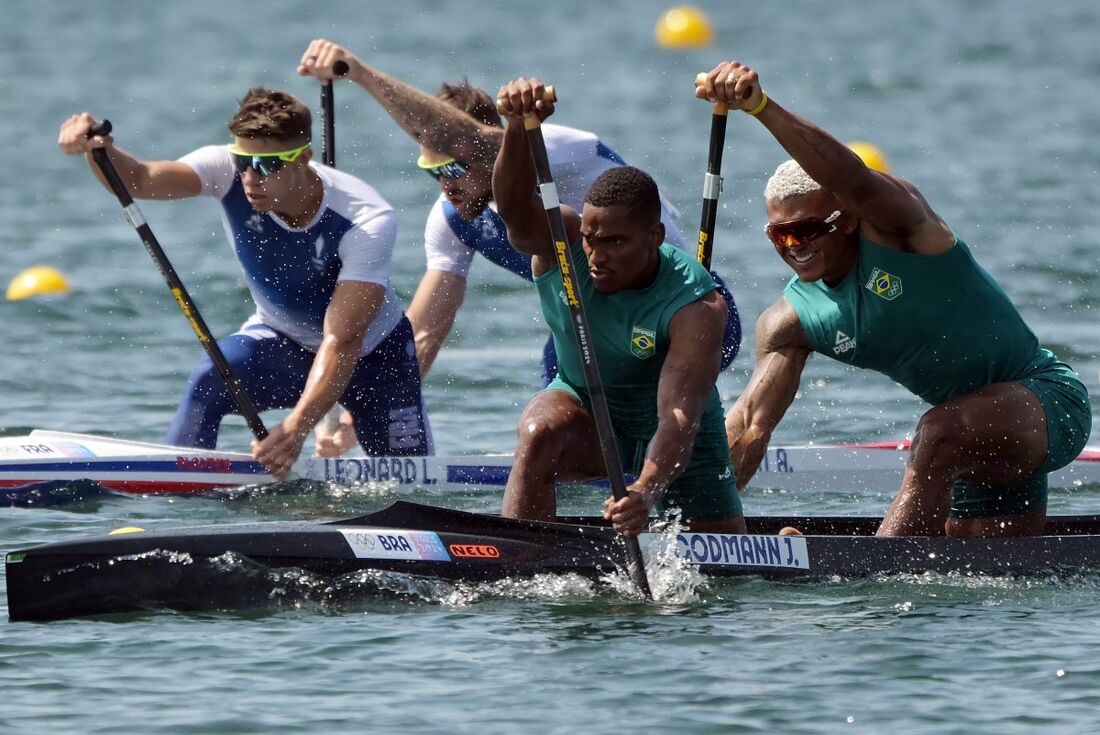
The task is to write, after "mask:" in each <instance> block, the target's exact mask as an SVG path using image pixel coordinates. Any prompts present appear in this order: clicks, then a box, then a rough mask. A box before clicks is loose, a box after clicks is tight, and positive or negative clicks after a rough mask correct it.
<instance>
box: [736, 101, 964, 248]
mask: <svg viewBox="0 0 1100 735" xmlns="http://www.w3.org/2000/svg"><path fill="white" fill-rule="evenodd" d="M758 117H759V119H760V122H762V123H763V124H764V126H765V127H766V128H768V130H769V132H771V134H772V135H774V136H775V139H776V140H777V141H779V144H780V145H782V146H783V147H784V148H785V149H786V150H787V152H788V153H789V154H790V155H791V158H793V159H794V160H796V161H798V163H799V164H800V165H801V166H802V168H803V169H805V171H806V173H808V174H809V175H810V178H812V179H813V180H814V181H816V182H818V183H819V184H821V185H822V186H823V187H825V188H826V189H828V190H829V191H831V192H833V193H834V194H835V195H836V197H837V199H839V200H840V202H841V204H843V205H844V208H845V209H846V210H848V211H849V212H851V213H852V214H854V215H855V216H856V217H858V218H859V220H860V223H861V225H862V227H863V228H864V230H865V232H866V234H867V236H868V237H870V238H871V239H872V240H874V241H875V242H878V243H880V244H883V245H895V246H898V247H901V248H904V249H916V250H919V251H921V252H928V253H930V254H931V253H937V252H943V251H944V250H947V249H949V248H950V247H951V246H952V245H954V242H955V240H954V236H953V235H952V234H951V230H950V229H949V228H948V227H947V225H945V224H944V223H943V221H942V220H941V219H940V218H939V216H938V215H937V214H936V213H935V212H934V211H933V210H932V208H931V206H929V204H928V202H927V201H926V200H925V198H924V197H923V196H922V195H921V193H920V192H919V191H918V190H917V188H916V187H915V186H913V185H912V184H910V183H909V182H908V181H904V180H902V179H898V178H895V177H894V176H890V175H889V174H884V173H880V172H878V171H874V170H872V169H870V168H867V166H865V165H864V164H863V161H862V160H860V158H859V156H857V155H856V154H855V153H854V152H852V150H851V149H850V148H849V147H848V146H846V145H844V144H843V143H841V142H840V141H839V140H837V139H836V138H834V137H833V136H832V135H830V134H829V133H827V132H826V131H825V130H823V129H821V128H820V127H818V126H817V125H815V124H814V123H812V122H810V121H809V120H806V119H805V118H802V117H799V116H798V115H795V114H794V113H792V112H789V111H787V110H786V109H784V108H783V107H781V106H780V105H779V104H778V103H776V102H774V101H769V102H768V104H767V106H766V107H765V108H764V110H763V112H761V113H760V115H759V116H758Z"/></svg>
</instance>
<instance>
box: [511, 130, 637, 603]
mask: <svg viewBox="0 0 1100 735" xmlns="http://www.w3.org/2000/svg"><path fill="white" fill-rule="evenodd" d="M524 127H525V128H526V129H527V141H528V142H529V143H530V146H531V156H532V157H533V158H534V162H535V174H536V176H537V178H538V182H539V190H540V191H541V193H542V204H543V207H544V208H545V209H546V219H547V221H548V223H549V225H550V235H551V237H553V239H554V250H555V252H556V254H557V260H558V269H559V270H560V271H561V278H562V286H563V287H564V288H565V298H566V301H568V302H569V313H570V316H571V321H572V324H573V337H574V338H575V339H576V341H577V350H578V351H579V352H580V355H581V361H582V363H583V364H584V382H585V384H586V386H587V388H588V398H589V401H590V402H591V406H592V419H593V421H594V422H595V424H596V436H597V438H598V439H599V442H600V452H601V453H602V454H603V461H604V465H605V466H606V469H607V479H608V481H609V482H610V483H611V493H612V495H614V496H615V499H616V500H621V499H622V498H625V497H626V494H627V489H626V479H625V478H624V477H623V466H622V461H621V460H620V459H619V450H618V447H617V446H616V444H615V430H614V428H613V427H612V425H611V412H610V411H609V410H608V407H607V395H606V394H605V393H604V389H603V380H602V379H601V378H600V368H599V365H597V364H596V350H595V346H594V345H593V344H592V331H591V330H590V329H589V326H588V317H587V316H586V315H585V311H584V302H583V301H582V300H581V291H580V284H579V282H578V281H577V276H576V264H575V263H574V262H573V254H572V252H571V249H570V247H569V238H568V236H567V235H566V232H565V220H564V219H563V218H562V214H561V204H560V203H559V200H558V190H557V187H556V186H555V184H554V177H553V174H551V172H550V159H549V158H548V157H547V155H546V141H545V140H543V137H542V128H541V127H540V124H539V119H538V117H537V116H535V115H528V116H527V117H525V118H524ZM624 541H626V553H627V559H628V561H629V567H630V576H631V578H632V579H633V580H634V583H635V584H636V585H637V586H638V589H639V590H641V592H642V594H643V595H644V596H645V597H646V599H653V593H652V592H651V591H650V589H649V580H648V579H647V578H646V574H645V562H644V560H643V559H642V549H641V546H639V544H638V539H637V538H636V537H631V538H624Z"/></svg>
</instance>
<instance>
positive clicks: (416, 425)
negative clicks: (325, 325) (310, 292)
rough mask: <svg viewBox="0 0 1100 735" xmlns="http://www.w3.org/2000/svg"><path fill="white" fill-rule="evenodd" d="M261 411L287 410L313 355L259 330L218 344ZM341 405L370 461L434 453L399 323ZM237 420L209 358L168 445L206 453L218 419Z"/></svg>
mask: <svg viewBox="0 0 1100 735" xmlns="http://www.w3.org/2000/svg"><path fill="white" fill-rule="evenodd" d="M218 346H219V347H221V349H222V352H223V353H225V358H226V360H228V361H229V364H230V365H231V366H232V367H233V370H234V372H236V373H237V375H238V376H240V379H241V383H242V385H243V386H244V390H245V392H246V393H247V394H248V397H249V398H251V399H252V402H253V403H255V404H256V409H257V410H259V411H267V410H269V409H276V408H293V407H294V406H295V405H296V404H297V403H298V399H299V398H301V396H302V391H303V390H304V389H305V384H306V378H307V377H308V376H309V371H310V369H311V368H312V367H313V359H314V357H315V356H316V354H315V353H314V352H312V351H310V350H308V349H306V348H305V347H302V346H301V345H300V344H298V343H297V342H293V341H291V340H290V339H288V338H287V337H285V336H283V335H282V334H279V333H277V332H275V331H274V330H272V329H271V328H269V327H265V326H263V325H259V327H258V328H257V327H256V326H253V327H250V328H249V329H246V330H245V331H243V332H238V333H237V334H233V335H231V336H229V337H226V338H225V339H223V340H220V341H219V342H218ZM340 404H341V405H343V406H344V408H346V409H347V410H348V412H349V413H351V416H352V419H353V420H354V422H355V433H356V434H357V435H358V437H359V443H360V444H362V445H363V450H364V451H366V453H367V454H369V455H374V456H379V455H405V456H408V455H421V454H430V453H431V451H432V442H431V434H430V432H429V430H428V426H427V420H426V417H425V413H424V405H423V401H422V399H421V395H420V367H419V365H417V361H416V348H415V344H414V342H413V335H412V326H411V325H410V324H409V320H408V319H407V318H402V319H401V321H400V322H399V323H398V325H397V326H396V327H394V329H393V331H392V332H390V334H389V336H387V337H386V338H385V339H384V340H382V342H381V344H379V345H378V346H377V347H376V348H374V350H373V351H372V352H371V353H370V354H368V355H364V356H363V357H360V358H359V361H358V362H357V363H356V365H355V372H354V373H353V374H352V376H351V381H350V382H349V383H348V387H347V389H346V390H345V391H344V394H343V395H342V396H341V397H340ZM230 413H239V411H238V410H237V405H236V404H235V403H234V402H233V399H232V398H231V397H230V395H229V391H227V390H226V388H225V381H223V380H222V376H221V373H219V372H218V371H217V369H216V368H215V367H214V365H213V363H212V362H211V361H210V358H209V357H207V358H204V359H203V361H202V362H200V363H199V364H198V366H196V368H195V370H194V371H193V372H192V373H191V379H190V381H189V382H188V384H187V389H186V390H185V391H184V394H183V400H182V401H181V402H180V407H179V409H178V410H177V411H176V417H175V419H173V421H172V426H171V428H170V429H169V430H168V437H167V440H166V441H167V443H168V444H171V445H173V446H180V447H203V448H208V449H212V448H214V447H215V446H216V445H217V441H218V428H219V426H220V424H221V421H222V418H224V417H225V416H226V415H227V414H230Z"/></svg>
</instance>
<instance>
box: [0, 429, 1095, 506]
mask: <svg viewBox="0 0 1100 735" xmlns="http://www.w3.org/2000/svg"><path fill="white" fill-rule="evenodd" d="M905 449H906V445H905V444H904V443H884V444H863V445H855V444H853V445H826V446H818V447H809V446H789V447H784V446H773V447H770V448H769V449H768V453H767V456H766V457H765V459H764V461H763V462H762V463H761V465H760V469H759V471H758V473H757V475H756V477H755V478H754V479H753V481H752V485H753V486H754V487H758V488H778V489H792V490H793V489H801V490H810V491H819V492H830V491H840V492H846V491H855V490H877V491H890V492H892V491H894V490H896V489H897V487H898V484H899V483H900V480H901V474H902V471H903V469H904V467H905V460H906V457H907V454H908V453H907V452H906V451H905ZM511 461H512V458H511V455H507V454H483V455H465V456H450V457H445V456H435V457H363V456H358V457H355V456H352V457H344V458H341V459H319V458H304V459H300V460H299V461H298V463H297V464H296V465H295V466H294V473H295V474H296V475H297V477H299V478H302V479H308V480H317V481H322V482H333V483H337V484H360V483H381V484H385V485H389V486H396V487H407V488H409V489H412V488H429V489H432V490H433V491H437V492H454V491H458V492H461V491H468V490H470V489H472V488H481V489H486V488H493V487H503V486H504V484H505V482H506V481H507V478H508V472H509V469H510V468H511ZM76 480H90V481H92V482H94V483H96V484H97V485H100V486H102V487H105V488H108V489H111V490H115V491H120V492H126V493H140V494H144V493H157V494H170V493H204V492H208V491H211V490H216V489H219V488H230V487H240V486H243V485H257V484H263V483H268V482H273V481H274V478H273V477H272V476H271V475H269V474H267V473H266V472H265V471H264V469H263V467H262V466H260V464H259V463H257V462H256V461H255V460H253V459H252V457H251V455H248V454H244V453H239V452H224V451H218V450H207V449H192V448H185V447H172V446H168V445H164V444H151V443H147V442H135V441H128V440H124V439H111V438H107V437H100V436H91V435H86V434H73V433H67V432H59V431H45V430H41V429H39V430H35V431H33V432H31V433H30V434H28V435H26V436H16V437H3V438H0V495H7V496H9V497H10V496H12V495H14V494H18V493H19V490H20V488H24V487H26V486H34V485H41V484H42V483H51V482H52V483H56V482H62V483H63V482H66V481H76ZM1089 483H1100V448H1089V449H1087V450H1086V451H1085V452H1084V453H1082V455H1081V456H1080V457H1079V458H1078V459H1077V460H1075V461H1074V462H1073V463H1071V464H1070V465H1068V466H1067V467H1064V468H1062V469H1061V470H1059V471H1057V472H1055V473H1053V474H1052V475H1051V477H1050V484H1051V486H1052V487H1076V486H1080V485H1083V484H1089Z"/></svg>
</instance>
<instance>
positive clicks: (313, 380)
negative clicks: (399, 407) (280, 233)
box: [283, 281, 386, 437]
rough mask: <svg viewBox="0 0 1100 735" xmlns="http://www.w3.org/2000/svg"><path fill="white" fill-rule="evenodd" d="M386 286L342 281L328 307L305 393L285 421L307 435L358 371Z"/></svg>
mask: <svg viewBox="0 0 1100 735" xmlns="http://www.w3.org/2000/svg"><path fill="white" fill-rule="evenodd" d="M385 295H386V290H385V288H384V287H382V286H380V285H378V284H377V283H368V282H366V281H341V282H340V283H339V284H337V286H336V291H335V292H334V293H333V295H332V301H331V302H330V303H329V306H328V309H327V310H326V311H325V326H324V337H323V338H322V339H321V347H320V348H319V349H318V350H317V356H316V357H314V358H313V367H312V368H310V371H309V377H308V378H307V379H306V386H305V389H304V390H303V391H302V397H301V398H300V399H298V403H297V405H296V406H295V407H294V409H293V410H292V411H291V412H290V415H289V416H287V418H286V420H284V422H283V424H284V426H285V427H286V428H287V429H288V430H292V431H296V432H298V433H300V434H302V436H303V437H304V436H305V435H306V434H307V433H308V432H309V431H310V430H311V429H312V428H313V427H314V426H315V425H316V424H317V422H318V421H320V420H321V419H322V418H323V417H324V415H325V413H327V412H328V410H329V409H330V408H332V407H333V405H335V404H336V402H337V401H338V400H339V399H340V396H341V395H343V393H344V390H345V389H347V387H348V383H349V382H350V381H351V375H352V373H353V372H355V363H356V362H357V361H358V360H359V352H360V350H361V349H362V346H363V335H364V334H365V333H366V331H367V327H369V326H370V323H371V322H372V321H373V320H374V317H375V315H376V314H377V313H378V310H379V308H381V306H382V300H383V299H384V298H385Z"/></svg>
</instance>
